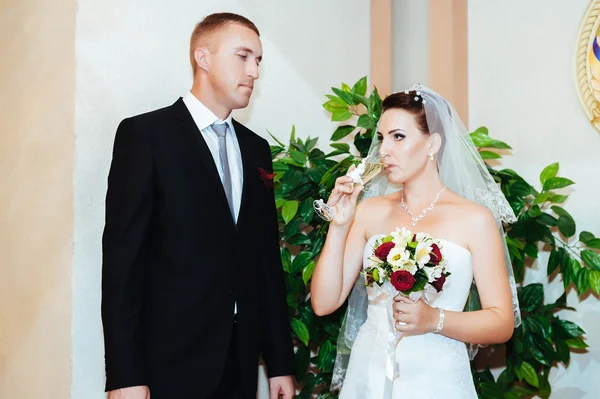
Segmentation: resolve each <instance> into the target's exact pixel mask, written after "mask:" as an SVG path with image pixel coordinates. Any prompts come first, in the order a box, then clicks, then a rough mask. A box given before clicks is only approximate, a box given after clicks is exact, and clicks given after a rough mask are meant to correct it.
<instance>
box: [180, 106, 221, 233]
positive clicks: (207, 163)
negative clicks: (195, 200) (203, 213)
mask: <svg viewBox="0 0 600 399" xmlns="http://www.w3.org/2000/svg"><path fill="white" fill-rule="evenodd" d="M172 108H173V112H174V117H175V119H177V120H178V121H179V122H180V130H181V134H182V135H183V136H184V142H185V144H186V148H187V150H189V151H188V152H189V155H190V157H191V158H192V159H193V162H194V163H195V164H200V165H199V166H201V167H202V168H203V169H204V171H205V175H206V176H208V179H207V180H208V181H201V182H200V184H204V185H207V186H213V187H214V188H215V189H216V191H217V195H218V196H219V197H220V198H221V203H222V204H223V206H224V207H225V209H226V211H227V214H228V215H230V216H231V212H230V210H229V205H228V204H227V196H226V195H225V189H224V188H223V183H222V182H221V177H220V176H219V171H218V170H217V166H216V165H215V161H214V158H213V156H212V154H211V152H210V149H209V148H208V145H207V144H206V141H204V138H203V137H202V133H200V131H199V130H198V126H196V123H195V122H194V119H193V118H192V115H191V114H190V112H189V110H188V109H187V107H186V106H185V103H184V102H183V99H181V98H180V99H179V100H177V101H176V102H175V103H174V104H173V106H172ZM231 221H232V222H233V216H231Z"/></svg>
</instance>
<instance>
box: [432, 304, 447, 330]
mask: <svg viewBox="0 0 600 399" xmlns="http://www.w3.org/2000/svg"><path fill="white" fill-rule="evenodd" d="M439 311H440V321H439V323H438V325H437V327H436V329H435V330H433V332H434V333H436V334H437V333H439V332H440V331H442V328H444V309H439Z"/></svg>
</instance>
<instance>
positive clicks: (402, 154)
mask: <svg viewBox="0 0 600 399" xmlns="http://www.w3.org/2000/svg"><path fill="white" fill-rule="evenodd" d="M377 136H378V138H379V140H380V142H381V146H380V148H379V152H380V155H381V161H382V162H383V163H384V164H385V167H384V170H385V173H386V175H387V178H388V180H389V181H390V183H392V184H394V183H395V184H398V183H405V182H407V181H410V180H411V179H412V178H413V177H414V176H416V175H418V174H419V173H420V172H422V171H423V170H424V169H425V168H426V167H427V162H428V161H429V156H428V153H429V152H431V151H432V148H433V141H432V139H431V136H430V135H429V134H428V133H423V132H421V131H420V130H419V128H418V127H417V122H416V119H415V116H414V115H413V114H411V113H410V112H408V111H405V110H403V109H394V108H392V109H389V110H387V111H385V112H384V113H383V115H381V120H380V123H379V131H378V132H377ZM429 162H430V161H429ZM431 163H432V164H433V162H431Z"/></svg>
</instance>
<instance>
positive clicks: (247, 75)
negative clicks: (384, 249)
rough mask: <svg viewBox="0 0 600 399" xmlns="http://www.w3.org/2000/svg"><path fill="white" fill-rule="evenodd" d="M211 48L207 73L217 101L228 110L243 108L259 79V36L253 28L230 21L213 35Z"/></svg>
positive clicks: (260, 52)
mask: <svg viewBox="0 0 600 399" xmlns="http://www.w3.org/2000/svg"><path fill="white" fill-rule="evenodd" d="M211 50H212V51H209V53H210V54H209V62H208V66H207V75H208V81H209V84H210V85H211V87H212V91H213V93H214V94H215V96H216V99H217V101H218V102H219V103H221V104H223V105H225V106H227V107H228V108H229V109H239V108H244V107H246V106H247V105H248V103H249V102H250V96H251V95H252V91H253V89H254V81H255V80H256V79H258V68H259V64H260V61H261V59H262V44H261V42H260V38H259V37H258V35H257V34H256V32H254V31H253V30H252V29H249V28H246V27H245V26H242V25H239V24H236V23H231V24H229V25H227V26H226V27H224V28H223V29H220V30H219V31H218V32H217V33H216V34H215V38H214V41H213V46H212V47H211Z"/></svg>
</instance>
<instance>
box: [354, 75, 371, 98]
mask: <svg viewBox="0 0 600 399" xmlns="http://www.w3.org/2000/svg"><path fill="white" fill-rule="evenodd" d="M352 93H356V94H358V95H360V96H364V95H365V94H366V93H367V77H366V76H363V77H362V78H360V79H359V80H358V81H357V82H356V83H355V84H354V86H353V87H352Z"/></svg>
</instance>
